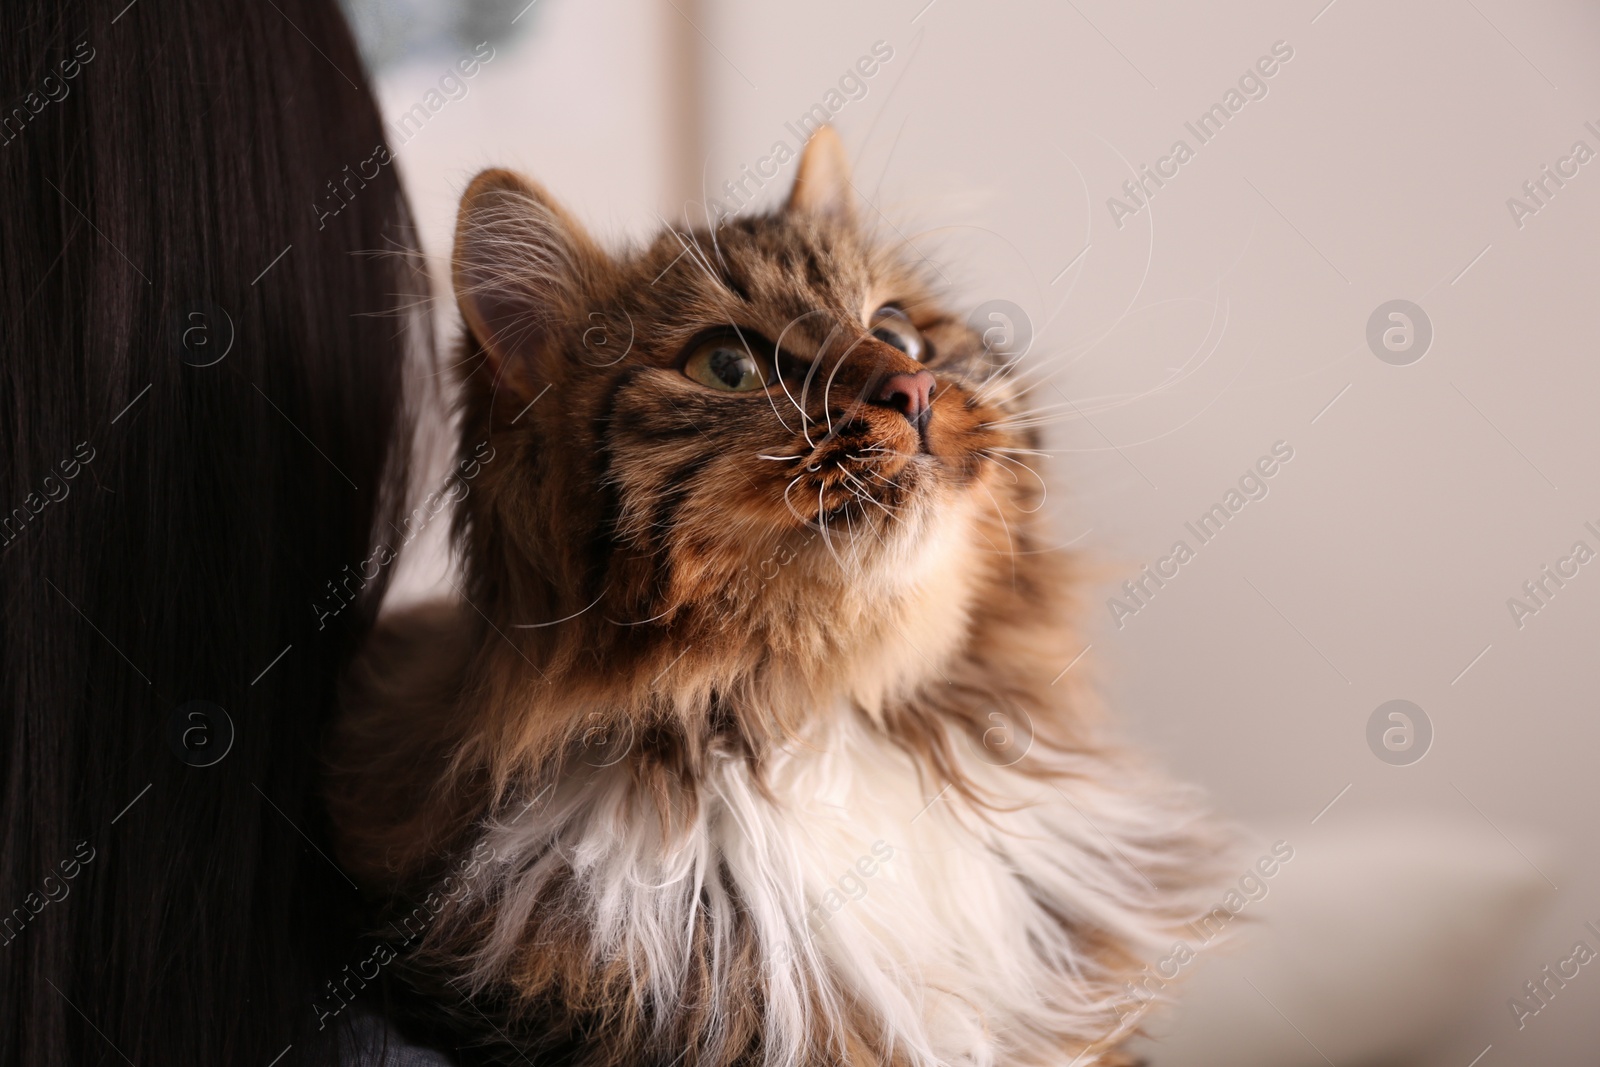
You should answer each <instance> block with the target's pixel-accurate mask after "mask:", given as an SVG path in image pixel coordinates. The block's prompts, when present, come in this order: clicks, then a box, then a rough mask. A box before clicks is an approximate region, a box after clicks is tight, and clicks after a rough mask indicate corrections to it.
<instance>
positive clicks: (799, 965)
mask: <svg viewBox="0 0 1600 1067" xmlns="http://www.w3.org/2000/svg"><path fill="white" fill-rule="evenodd" d="M954 745H955V746H956V751H957V753H958V756H959V758H961V759H963V760H964V762H965V766H964V767H963V770H964V771H965V773H966V774H967V775H969V776H970V778H971V779H973V780H975V781H976V782H977V783H978V784H979V785H980V786H981V787H983V788H985V789H987V790H989V791H990V792H991V793H992V794H993V795H994V796H996V797H998V798H1001V799H1003V800H1004V801H1005V802H1006V803H1005V806H1003V807H1001V808H1000V809H999V810H991V809H989V808H982V809H979V808H976V807H975V806H974V805H972V804H970V803H969V802H968V801H966V800H964V799H963V798H962V797H961V794H960V793H959V791H958V790H956V789H953V788H943V789H941V788H940V786H939V784H937V783H932V782H929V781H926V780H924V779H923V778H921V777H919V774H918V770H917V764H916V763H915V762H914V761H913V760H912V759H911V758H910V756H908V755H907V754H906V753H904V752H903V751H901V750H900V749H898V748H896V747H895V746H894V745H893V744H892V743H891V742H890V741H889V740H888V739H887V738H886V737H884V736H883V735H881V734H880V733H878V732H877V731H875V730H873V729H872V728H871V727H870V726H868V725H867V724H866V723H865V722H862V721H860V720H857V719H855V718H853V717H852V718H847V719H843V720H841V721H840V722H839V723H837V724H835V725H834V726H833V727H832V728H831V729H829V730H827V731H826V732H824V733H819V735H818V736H817V737H815V738H813V739H812V741H811V743H810V744H809V745H805V746H799V745H797V746H795V747H794V748H793V749H791V750H790V751H788V752H786V753H783V754H780V755H779V756H778V757H777V758H776V759H775V760H774V761H773V762H772V763H771V764H770V765H769V767H768V769H767V776H766V780H767V783H768V786H769V790H768V791H766V792H764V791H763V790H761V789H760V788H758V786H757V783H756V782H755V781H754V778H753V774H752V771H751V768H750V767H749V765H748V764H747V763H745V762H744V761H742V760H739V759H734V758H731V757H730V758H727V759H725V760H722V761H720V762H718V763H716V764H715V765H714V767H713V768H712V769H711V770H710V772H709V773H708V774H707V775H706V776H705V777H704V779H703V781H702V782H701V791H700V802H699V804H698V806H697V814H696V815H695V817H694V820H693V822H692V824H691V827H690V829H689V831H688V832H687V833H686V834H683V835H681V836H679V837H678V838H677V839H675V840H674V841H672V842H668V841H665V840H663V838H662V832H661V826H660V820H659V819H657V818H654V817H651V816H650V815H649V814H648V813H642V809H641V806H640V798H639V797H637V796H635V795H634V794H633V792H632V791H633V788H634V787H633V785H632V780H631V778H630V777H629V776H628V775H627V774H625V773H623V772H622V770H621V768H606V769H601V770H598V771H596V772H595V773H594V774H593V775H587V776H585V778H584V780H583V781H581V782H579V781H572V782H569V783H565V784H563V785H562V786H559V787H557V788H555V789H553V790H552V791H551V792H550V793H549V795H548V796H546V797H544V798H542V799H541V801H540V802H539V803H537V804H535V805H533V806H532V807H530V808H529V809H528V810H526V811H525V812H523V813H521V814H520V815H519V816H518V817H517V818H515V819H511V820H508V821H507V822H506V823H504V824H501V825H498V826H496V827H494V828H493V829H492V830H491V831H490V832H489V833H488V835H487V843H488V845H489V846H490V847H491V848H493V849H494V854H495V855H496V856H497V857H498V858H499V860H500V861H501V862H499V863H497V864H495V865H494V866H493V867H492V868H491V869H492V870H493V871H495V872H496V873H495V874H494V875H493V876H494V877H497V878H499V879H501V880H502V881H503V883H504V884H503V885H502V886H501V887H500V889H501V893H500V896H499V900H500V907H499V908H498V911H497V915H496V928H495V933H494V935H493V937H492V938H491V939H490V941H489V943H488V944H487V945H486V946H485V949H484V951H483V952H482V954H481V955H480V956H479V958H478V959H477V960H476V963H477V966H478V973H479V976H480V977H485V978H487V977H489V976H490V975H492V974H493V973H494V972H495V971H496V970H497V969H498V968H499V967H500V966H502V965H503V962H504V960H505V959H506V958H507V957H508V956H509V953H510V951H511V949H512V947H513V946H514V944H515V941H516V939H517V937H518V934H519V932H520V930H521V929H522V928H523V924H525V923H526V921H527V918H528V916H529V915H531V914H532V913H533V909H534V908H536V907H538V906H539V905H538V901H539V898H540V897H541V895H542V894H544V893H545V892H547V891H549V890H550V887H551V886H552V884H554V881H555V879H556V878H557V876H559V875H562V874H564V873H566V872H568V871H570V872H571V874H572V875H573V876H574V877H573V878H572V879H571V880H570V882H568V883H567V884H569V885H572V884H575V885H579V886H583V887H585V889H584V892H585V900H584V904H583V907H584V908H585V910H586V917H587V921H588V923H589V924H590V927H591V929H592V930H593V931H594V932H595V937H594V944H595V950H594V951H595V953H596V955H597V957H599V958H602V959H606V960H614V959H617V958H624V959H628V960H631V961H633V962H634V971H635V972H636V973H637V974H639V975H640V976H641V977H640V978H639V979H638V988H637V989H636V995H637V996H639V997H640V998H641V999H647V1000H649V1001H651V1002H653V1003H654V1004H655V1005H657V1006H659V1007H661V1008H666V1009H668V1010H670V1008H671V1006H672V1005H673V1004H674V1003H675V1002H676V998H677V997H678V996H679V992H678V986H677V976H681V975H683V974H684V973H685V969H686V967H687V965H688V962H689V958H690V953H691V949H692V939H691V935H690V931H691V930H693V929H694V928H695V926H696V924H697V923H704V924H706V927H707V929H709V931H710V934H711V945H712V948H711V952H712V968H713V971H714V972H715V971H716V970H717V968H718V966H719V961H722V962H726V961H727V960H729V959H732V958H733V953H734V950H735V947H736V938H737V935H736V933H735V931H737V930H740V929H742V930H744V931H745V933H744V935H743V936H744V938H745V940H746V941H748V939H749V936H750V933H752V932H753V934H754V937H755V939H756V942H757V943H758V944H759V946H760V954H761V958H762V960H763V970H764V972H765V973H764V976H763V977H764V981H765V989H764V990H763V995H762V1002H763V1004H764V1007H765V1012H766V1017H765V1018H766V1026H767V1029H768V1041H767V1043H766V1049H767V1058H768V1063H769V1064H770V1065H772V1067H780V1065H781V1067H791V1065H796V1064H800V1063H802V1062H804V1061H805V1060H806V1059H807V1053H808V1049H811V1051H816V1050H814V1049H812V1048H811V1045H810V1044H808V1043H814V1042H815V1041H816V1040H818V1034H819V1033H820V1032H825V1031H827V1029H828V1023H829V1021H830V1020H828V1019H825V1020H823V1025H821V1026H819V1020H818V1019H817V1017H816V1016H817V1015H818V1013H819V1012H820V1013H821V1014H823V1015H825V1016H829V1017H831V1019H832V1020H837V1019H842V1018H843V1016H844V1014H845V1012H846V1010H847V1006H848V1009H849V1011H851V1012H853V1014H854V1016H855V1017H856V1018H857V1019H858V1020H859V1019H860V1018H861V1017H862V1016H863V1015H865V1017H866V1018H868V1019H869V1020H871V1022H872V1024H873V1025H874V1026H876V1027H879V1028H881V1029H880V1032H879V1034H877V1035H874V1036H875V1037H881V1038H883V1039H884V1040H890V1041H892V1042H893V1043H894V1046H895V1048H896V1049H897V1051H898V1052H899V1053H900V1054H901V1055H903V1056H905V1057H906V1058H907V1059H909V1060H910V1061H912V1062H914V1063H917V1064H919V1065H921V1064H926V1065H930V1067H931V1065H934V1064H973V1065H988V1064H1007V1065H1011V1064H1031V1063H1036V1062H1055V1061H1057V1060H1060V1059H1061V1053H1062V1051H1063V1049H1064V1048H1066V1047H1070V1043H1071V1042H1070V1039H1068V1035H1071V1036H1072V1037H1076V1038H1077V1039H1078V1040H1079V1041H1081V1042H1088V1041H1092V1040H1094V1039H1095V1038H1097V1037H1100V1036H1102V1035H1103V1034H1105V1033H1106V1032H1107V1031H1108V1030H1111V1029H1112V1028H1114V1027H1115V1025H1116V1023H1117V1018H1116V1015H1115V1014H1114V1012H1113V1011H1112V1008H1111V1005H1112V1002H1113V1001H1114V1000H1115V999H1116V998H1117V997H1118V996H1119V995H1120V994H1122V993H1123V992H1124V990H1122V989H1119V988H1118V987H1117V985H1116V977H1115V976H1114V975H1112V974H1109V973H1107V972H1106V970H1105V968H1104V966H1103V964H1102V962H1101V961H1100V960H1099V959H1098V958H1097V957H1096V956H1095V955H1093V954H1091V953H1090V952H1088V951H1086V944H1085V941H1084V939H1083V934H1084V933H1085V932H1088V931H1092V932H1094V934H1095V935H1096V936H1097V937H1100V938H1102V939H1105V940H1109V941H1114V942H1116V943H1118V944H1121V945H1125V946H1128V947H1129V948H1131V949H1133V950H1134V951H1137V952H1147V951H1148V952H1152V953H1154V952H1159V951H1161V950H1165V949H1166V948H1168V947H1169V946H1170V945H1171V942H1172V934H1171V931H1172V930H1173V929H1174V927H1175V926H1176V925H1177V923H1179V922H1181V921H1182V920H1183V919H1184V918H1187V917H1188V915H1187V914H1186V913H1185V905H1184V903H1183V902H1181V901H1178V900H1176V899H1174V896H1175V892H1163V891H1158V890H1157V889H1156V888H1155V885H1154V884H1153V883H1152V881H1151V880H1148V879H1147V877H1146V876H1147V874H1149V872H1152V871H1157V872H1159V871H1161V870H1164V869H1165V868H1164V866H1163V865H1164V863H1166V862H1167V861H1166V860H1164V859H1163V857H1162V856H1161V855H1160V854H1159V852H1160V846H1159V844H1153V842H1158V840H1159V838H1160V837H1161V835H1162V833H1163V832H1165V831H1164V827H1165V828H1168V829H1170V827H1171V825H1172V823H1171V821H1168V819H1169V816H1170V814H1171V812H1172V811H1173V810H1174V809H1171V808H1168V807H1166V805H1165V804H1164V803H1163V802H1162V801H1163V800H1164V798H1163V797H1161V796H1160V795H1159V794H1156V793H1126V792H1123V791H1122V790H1120V789H1114V788H1112V787H1110V786H1109V785H1107V784H1104V783H1105V782H1106V781H1107V775H1106V769H1105V768H1103V767H1102V768H1093V767H1091V766H1089V765H1087V764H1085V765H1084V766H1081V767H1074V768H1071V769H1072V770H1074V771H1077V772H1079V773H1081V774H1083V777H1074V778H1070V779H1068V778H1062V779H1057V781H1056V784H1055V785H1052V784H1050V783H1049V782H1045V781H1041V780H1037V779H1034V778H1030V777H1028V776H1026V775H1023V774H1020V773H1018V772H1017V771H1016V770H1014V769H1010V768H1003V767H995V766H992V765H990V764H989V763H986V762H985V761H984V760H983V759H981V758H980V754H979V753H978V752H977V751H975V750H974V749H972V748H969V747H968V746H967V744H966V742H965V741H964V740H962V739H955V741H954ZM1096 770H1098V773H1089V772H1093V771H1096ZM1153 878H1154V879H1155V881H1156V882H1160V881H1161V880H1162V878H1161V875H1160V874H1159V873H1157V874H1155V875H1153ZM747 992H748V991H746V990H729V989H722V990H721V991H719V992H718V993H717V994H716V995H718V996H729V995H744V994H745V993H747ZM818 1005H821V1007H820V1008H819V1007H818Z"/></svg>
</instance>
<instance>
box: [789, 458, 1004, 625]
mask: <svg viewBox="0 0 1600 1067" xmlns="http://www.w3.org/2000/svg"><path fill="white" fill-rule="evenodd" d="M939 468H940V463H939V461H938V460H936V459H935V458H934V457H932V456H929V455H927V454H921V455H917V456H912V457H910V461H909V462H908V463H907V465H906V471H905V473H903V474H902V475H901V476H900V477H899V478H898V479H897V480H899V481H900V482H901V483H902V484H903V485H904V487H905V490H906V492H905V493H904V495H903V496H902V497H901V498H900V502H899V504H898V506H897V507H896V508H895V509H894V510H893V511H892V512H891V511H887V510H885V509H882V508H879V507H875V506H874V505H873V504H872V503H864V504H858V505H856V506H854V507H852V508H851V509H850V513H849V514H848V515H847V516H845V518H844V519H841V518H839V517H832V518H829V519H827V520H826V522H824V523H819V524H817V525H816V536H815V537H814V538H813V539H812V540H811V542H810V543H809V544H808V545H807V546H806V556H807V558H808V560H809V561H810V563H811V565H812V567H813V568H819V569H821V570H823V571H827V572H829V573H831V575H832V576H834V577H835V578H836V579H838V580H841V581H842V583H843V584H844V585H845V586H847V587H848V588H849V590H850V592H851V593H852V594H853V596H854V597H855V598H859V599H861V600H863V601H865V602H867V603H871V602H874V601H879V602H889V601H892V602H896V603H903V602H904V601H905V600H906V598H908V597H912V598H917V599H921V598H923V597H925V596H926V597H928V598H929V599H930V600H931V601H933V602H932V603H930V607H936V606H937V599H938V597H939V596H940V595H943V594H946V593H948V592H949V590H946V589H945V588H944V586H945V585H946V584H947V581H948V578H949V575H950V574H952V573H966V572H970V571H971V570H972V567H971V564H972V563H973V562H974V556H975V555H976V554H977V553H980V552H982V551H984V550H985V548H986V542H985V538H984V535H983V533H982V532H981V530H980V527H981V525H982V524H981V523H980V521H979V519H980V516H981V514H982V511H983V509H984V508H985V507H989V508H991V509H992V505H991V504H990V498H989V497H988V496H987V495H986V491H985V488H984V487H983V486H982V485H981V483H978V482H972V483H968V484H961V485H952V484H951V483H950V481H949V480H948V479H946V478H945V477H943V476H942V473H941V471H940V469H939ZM845 520H847V521H845ZM1000 547H1002V548H1003V547H1004V546H1003V545H1002V546H1000Z"/></svg>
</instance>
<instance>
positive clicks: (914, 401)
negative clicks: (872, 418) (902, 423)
mask: <svg viewBox="0 0 1600 1067" xmlns="http://www.w3.org/2000/svg"><path fill="white" fill-rule="evenodd" d="M933 386H934V378H933V375H932V374H930V373H928V372H927V371H925V370H919V371H917V372H916V373H915V374H891V375H889V377H887V378H885V379H884V380H883V382H882V383H881V384H879V386H878V393H877V395H876V396H874V397H873V398H872V402H873V403H875V404H882V405H883V406H884V407H888V408H894V409H895V410H896V411H898V412H900V414H902V415H904V416H905V417H906V418H907V419H909V420H910V421H911V424H912V425H913V426H917V427H921V426H923V425H924V424H925V423H926V422H927V421H928V414H929V411H930V407H929V405H930V404H931V403H932V400H933Z"/></svg>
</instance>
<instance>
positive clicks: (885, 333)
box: [872, 304, 928, 363]
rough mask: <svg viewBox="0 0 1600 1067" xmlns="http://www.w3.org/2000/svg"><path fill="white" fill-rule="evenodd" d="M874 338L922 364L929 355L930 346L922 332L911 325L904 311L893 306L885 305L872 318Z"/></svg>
mask: <svg viewBox="0 0 1600 1067" xmlns="http://www.w3.org/2000/svg"><path fill="white" fill-rule="evenodd" d="M872 336H874V337H876V338H877V339H878V340H880V341H882V342H883V343H884V344H886V345H893V346H894V347H896V348H898V349H899V350H900V351H902V352H904V353H905V354H906V355H908V356H910V357H911V358H912V359H914V360H916V361H917V362H918V363H921V362H922V361H923V359H924V358H925V357H926V355H927V351H928V344H927V342H926V341H925V340H923V337H922V332H921V331H920V330H918V329H917V328H916V327H915V326H913V325H912V324H911V319H910V318H909V317H908V316H907V315H906V313H905V312H904V311H901V310H900V309H899V308H897V307H895V306H894V305H893V304H885V305H884V306H883V307H881V308H879V309H878V310H877V311H876V312H874V313H873V316H872Z"/></svg>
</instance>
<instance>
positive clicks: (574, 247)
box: [450, 170, 609, 399]
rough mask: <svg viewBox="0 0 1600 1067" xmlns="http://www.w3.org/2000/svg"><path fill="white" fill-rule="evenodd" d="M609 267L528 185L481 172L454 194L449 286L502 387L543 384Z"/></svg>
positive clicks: (579, 230)
mask: <svg viewBox="0 0 1600 1067" xmlns="http://www.w3.org/2000/svg"><path fill="white" fill-rule="evenodd" d="M608 263H609V260H608V259H607V257H606V254H605V252H604V251H602V250H601V249H600V247H599V246H598V245H597V244H595V242H594V241H593V240H592V239H591V238H590V237H589V235H588V233H587V232H586V231H585V230H584V228H583V226H582V225H581V224H580V223H579V222H578V221H577V220H576V219H574V218H573V217H572V216H570V215H568V214H567V213H566V212H565V211H564V210H562V208H561V207H560V205H558V204H557V203H556V202H555V200H554V199H553V198H552V197H551V196H550V194H549V193H547V192H545V190H544V189H543V188H542V187H541V186H539V185H538V184H537V183H536V182H533V181H530V180H529V179H527V178H524V177H523V176H522V175H520V174H516V173H514V172H512V171H508V170H486V171H484V172H483V173H482V174H479V175H478V176H477V177H476V178H474V179H473V180H472V184H471V185H469V186H468V187H467V191H466V194H465V195H463V196H462V198H461V214H460V216H459V218H458V219H457V220H456V246H455V253H454V255H453V256H452V258H451V263H450V268H451V281H452V283H453V284H454V287H455V293H456V302H457V303H458V304H460V306H461V314H462V316H463V317H464V318H465V319H466V320H467V327H468V328H469V329H470V330H471V331H472V335H473V337H474V338H476V339H477V341H478V344H479V345H480V346H482V348H483V351H484V353H485V354H486V355H487V357H488V359H489V369H490V372H491V373H492V374H493V376H494V377H495V379H496V380H497V381H499V382H500V383H501V385H502V386H503V387H505V388H508V389H510V390H511V391H512V392H513V393H515V394H516V395H518V396H521V397H523V398H524V399H530V398H531V397H532V396H533V395H535V394H536V393H537V392H538V391H539V390H540V389H542V388H544V387H545V386H546V385H548V384H549V382H550V381H551V380H552V377H553V375H554V373H555V372H556V370H557V365H556V364H555V363H554V361H555V360H556V359H557V358H558V357H559V355H560V353H559V352H557V351H555V349H556V348H557V346H558V344H559V340H560V337H561V333H562V327H563V326H564V325H565V324H567V323H572V322H579V321H582V319H583V313H584V309H583V308H582V307H580V306H579V304H580V303H581V300H582V294H583V293H585V292H590V291H593V290H592V288H591V287H592V285H593V284H596V283H597V282H598V280H599V279H600V278H601V277H602V276H603V274H604V271H605V267H606V265H607V264H608Z"/></svg>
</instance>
